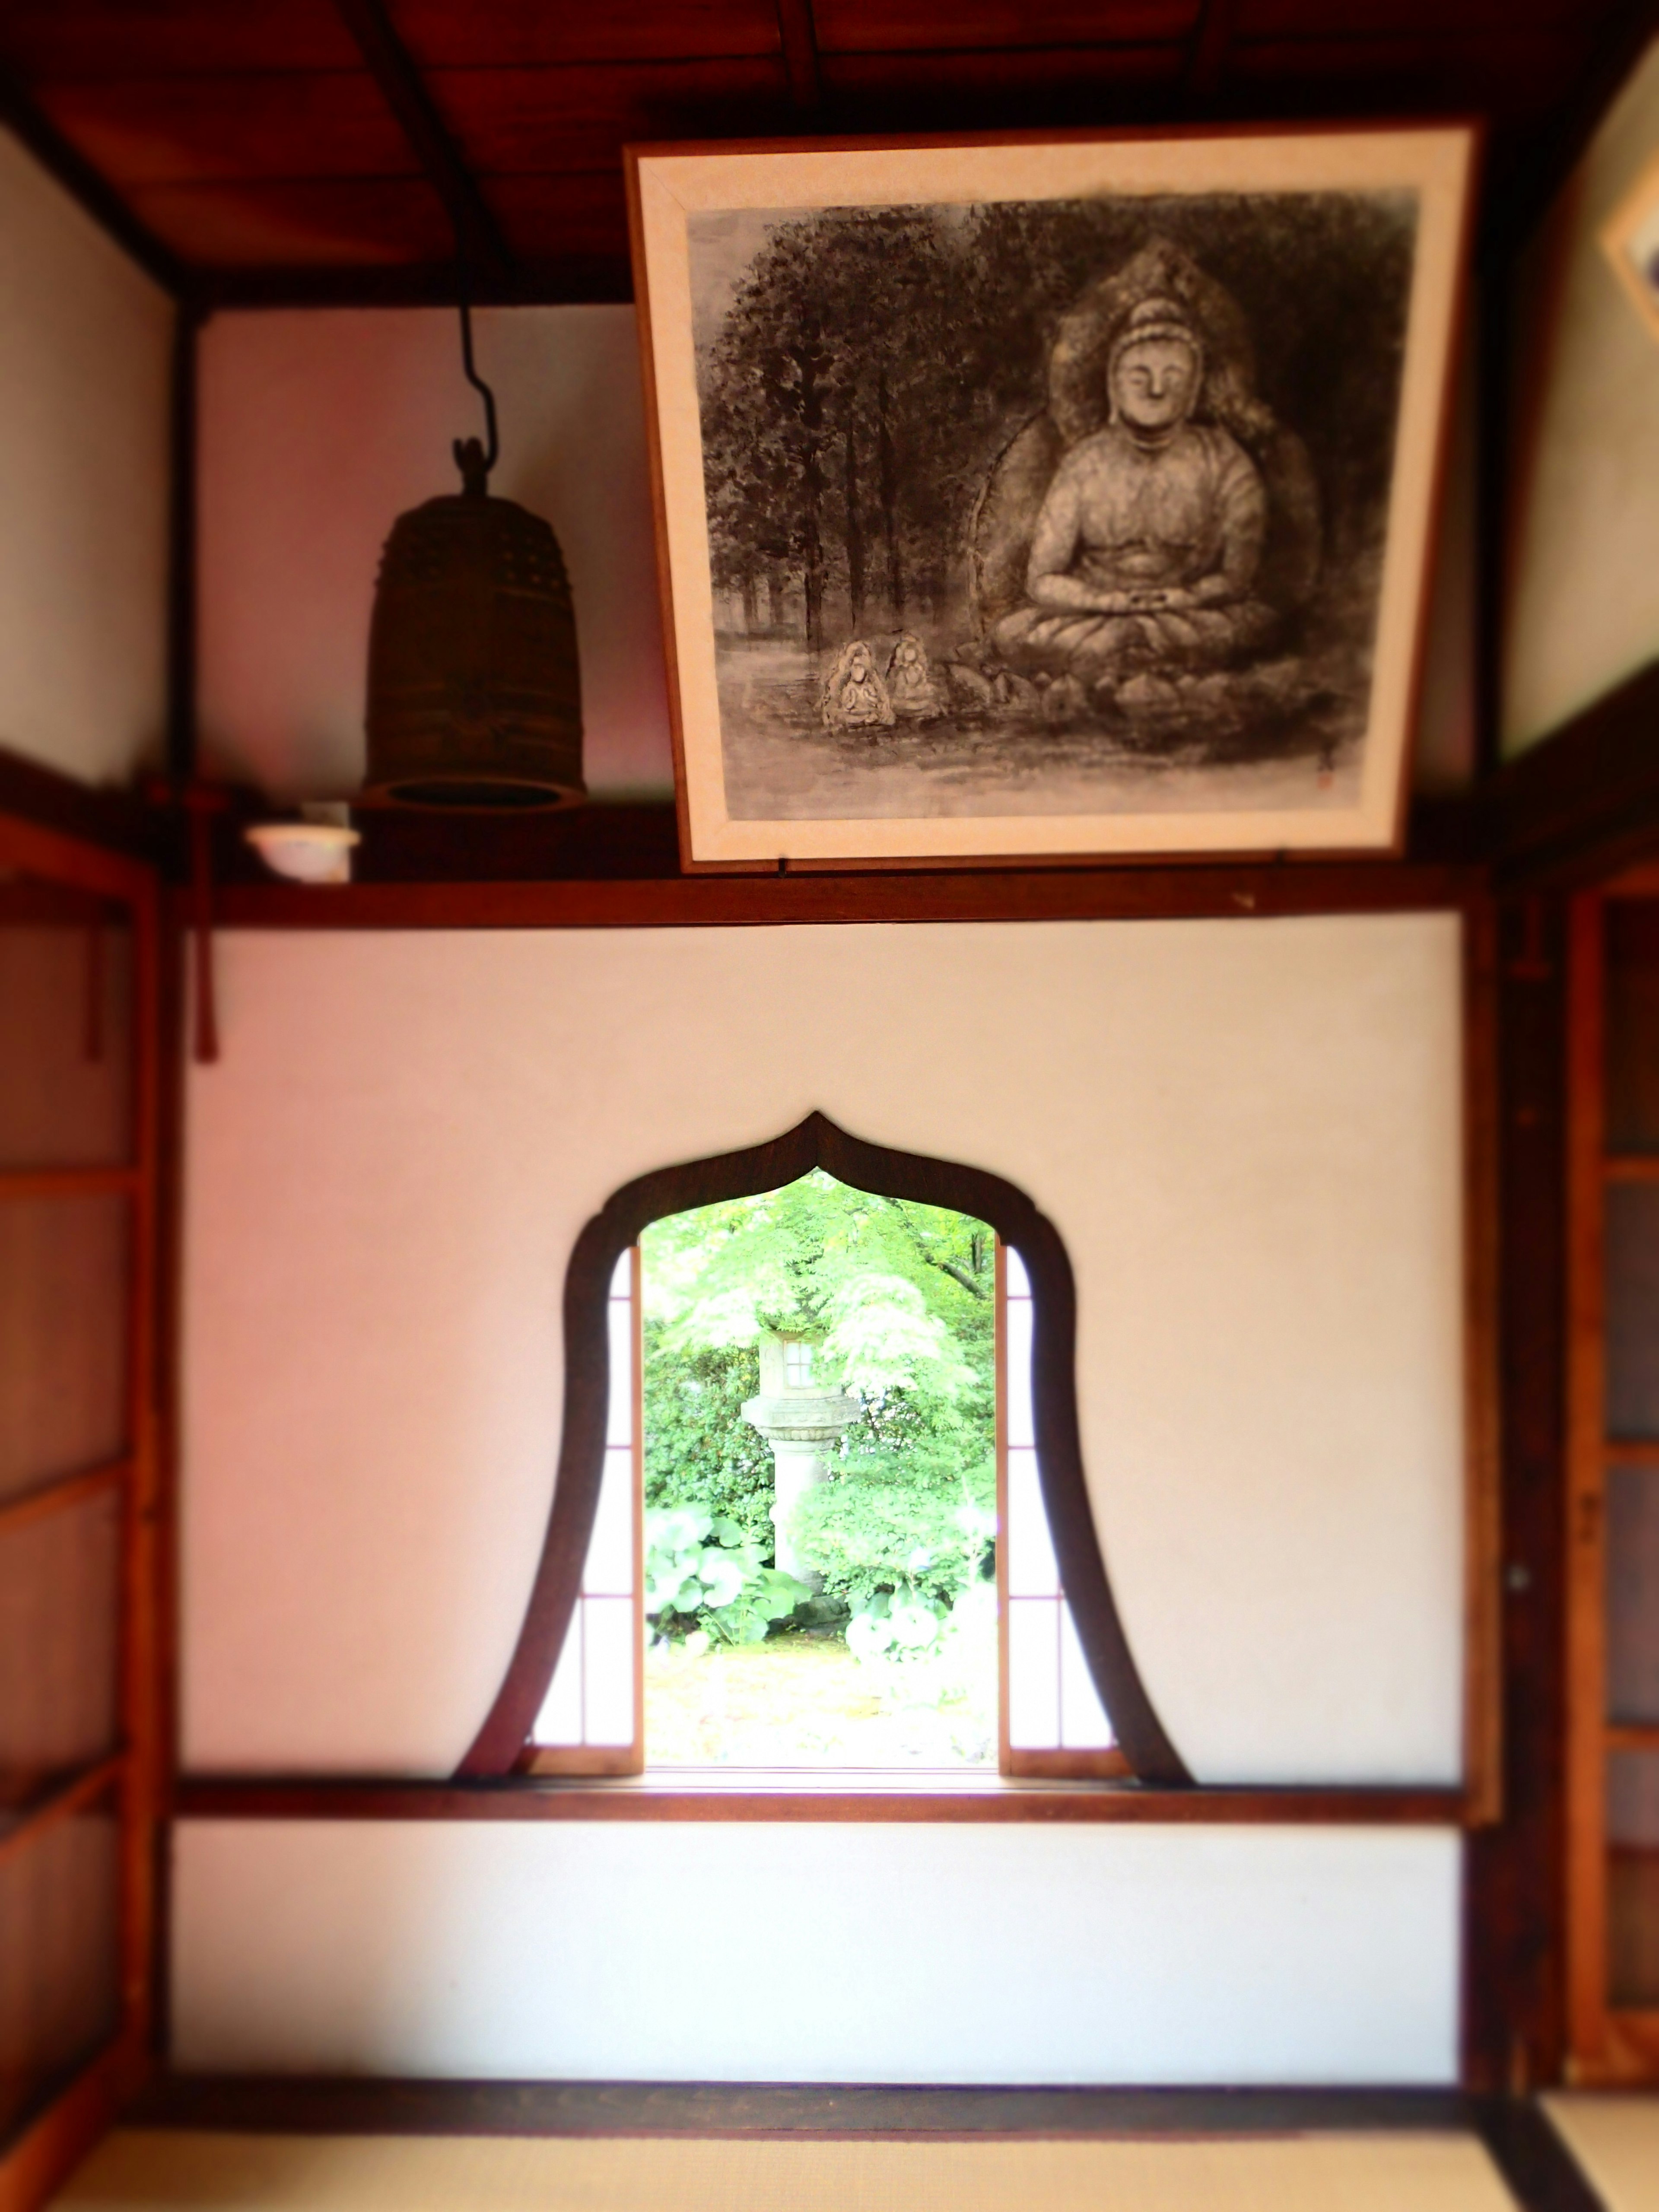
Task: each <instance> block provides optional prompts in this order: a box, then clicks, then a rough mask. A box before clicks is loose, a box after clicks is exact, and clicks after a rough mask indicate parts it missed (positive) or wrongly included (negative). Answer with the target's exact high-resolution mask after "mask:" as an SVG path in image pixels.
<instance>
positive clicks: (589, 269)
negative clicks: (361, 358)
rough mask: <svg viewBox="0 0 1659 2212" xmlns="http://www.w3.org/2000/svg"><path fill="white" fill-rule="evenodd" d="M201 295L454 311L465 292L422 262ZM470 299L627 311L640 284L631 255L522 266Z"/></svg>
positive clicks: (279, 276)
mask: <svg viewBox="0 0 1659 2212" xmlns="http://www.w3.org/2000/svg"><path fill="white" fill-rule="evenodd" d="M195 292H196V297H197V300H198V301H200V303H201V305H202V306H203V307H204V308H216V307H234V308H243V307H453V306H454V305H455V304H456V302H457V301H459V298H460V296H461V284H460V279H459V276H458V274H457V271H456V268H455V264H454V263H453V262H451V261H440V262H430V261H415V262H398V263H389V264H377V265H374V266H372V267H365V268H356V267H343V268H317V269H307V268H305V267H290V268H280V267H278V268H249V269H204V270H201V271H200V273H199V276H198V277H197V281H196V286H195ZM466 292H467V297H468V299H469V300H470V301H471V304H472V305H473V306H474V307H568V306H582V307H586V306H592V305H593V304H595V303H598V302H605V303H610V302H612V301H616V302H619V303H622V304H623V305H625V304H626V303H627V302H629V301H631V300H632V299H633V296H634V276H633V271H632V270H631V269H630V267H629V261H628V256H627V255H626V254H625V253H616V254H611V253H583V254H571V255H568V256H567V257H565V258H562V259H559V260H553V261H546V260H537V261H520V262H515V263H514V264H513V266H512V268H511V269H509V270H502V271H501V272H500V273H499V274H497V275H495V276H486V275H483V274H480V272H479V271H477V270H476V269H475V270H472V271H471V276H470V278H469V281H468V283H467V287H466Z"/></svg>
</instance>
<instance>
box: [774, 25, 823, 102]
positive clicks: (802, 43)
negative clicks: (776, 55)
mask: <svg viewBox="0 0 1659 2212" xmlns="http://www.w3.org/2000/svg"><path fill="white" fill-rule="evenodd" d="M777 10H778V37H779V39H780V40H781V43H782V46H783V66H784V70H785V71H786V73H787V76H788V78H789V97H790V99H791V100H793V102H794V104H795V106H797V107H798V108H800V109H801V110H803V111H805V110H808V109H811V108H815V107H817V106H820V105H821V104H822V102H823V79H822V77H821V76H820V75H819V72H818V35H817V28H816V27H815V26H814V24H813V21H812V0H777Z"/></svg>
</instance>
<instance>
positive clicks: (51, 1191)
mask: <svg viewBox="0 0 1659 2212" xmlns="http://www.w3.org/2000/svg"><path fill="white" fill-rule="evenodd" d="M142 1181H143V1176H142V1174H141V1171H140V1170H138V1169H137V1168H133V1167H113V1168H0V1205H3V1204H4V1203H5V1202H6V1201H7V1200H15V1199H24V1198H98V1197H101V1196H103V1195H104V1194H106V1193H109V1192H114V1191H136V1190H137V1189H138V1188H139V1186H140V1183H141V1182H142Z"/></svg>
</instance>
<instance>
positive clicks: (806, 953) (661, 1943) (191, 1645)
mask: <svg viewBox="0 0 1659 2212" xmlns="http://www.w3.org/2000/svg"><path fill="white" fill-rule="evenodd" d="M220 958H221V981H222V1018H223V1024H224V1033H225V1057H224V1059H223V1060H222V1061H221V1062H220V1063H219V1064H218V1065H217V1066H213V1067H210V1068H197V1069H195V1070H193V1071H192V1073H191V1088H190V1096H189V1101H188V1113H189V1127H190V1145H189V1150H188V1163H189V1189H188V1193H187V1202H186V1229H187V1254H186V1273H185V1331H186V1346H185V1351H186V1357H185V1376H186V1391H187V1396H186V1405H185V1469H184V1530H183V1543H184V1577H185V1590H184V1601H185V1602H184V1646H183V1692H184V1723H185V1761H186V1764H187V1765H191V1766H193V1767H196V1768H197V1769H201V1768H218V1769H225V1768H231V1769H244V1770H246V1769H258V1768H266V1769H279V1770H280V1769H287V1770H289V1771H294V1770H296V1769H297V1770H307V1769H310V1770H324V1771H328V1770H333V1771H349V1770H356V1771H365V1770H366V1771H384V1772H401V1773H421V1772H425V1773H442V1772H445V1771H448V1770H449V1769H450V1768H451V1767H452V1766H453V1763H454V1761H455V1760H456V1759H457V1758H458V1756H459V1753H460V1752H461V1751H462V1749H463V1748H464V1747H465V1744H466V1742H467V1741H468V1740H469V1739H470V1737H471V1734H472V1732H473V1730H474V1729H476V1727H477V1723H478V1721H479V1719H480V1718H481V1717H482V1715H483V1712H484V1711H485V1710H486V1708H487V1706H488V1705H489V1700H490V1699H491V1697H492V1696H493V1694H494V1692H495V1687H496V1685H497V1683H498V1681H499V1680H500V1676H501V1670H502V1668H503V1667H504V1665H505V1663H506V1661H507V1656H508V1654H509V1652H510V1650H511V1648H512V1645H513V1641H514V1638H515V1637H516V1634H517V1631H518V1626H519V1622H520V1617H521V1614H522V1611H523V1607H524V1603H525V1600H526V1593H527V1590H528V1586H529V1582H530V1578H531V1575H532V1569H533V1565H534V1561H535V1559H536V1556H537V1553H538V1547H539V1541H540V1537H541V1532H542V1528H543V1526H544V1522H545V1518H546V1514H547V1510H548V1504H549V1498H550V1484H551V1479H552V1470H553V1467H554V1463H555V1458H556V1446H557V1425H558V1407H559V1399H560V1344H559V1328H558V1310H559V1297H560V1291H561V1285H562V1276H563V1271H564V1267H565V1263H566V1259H567V1256H568V1251H569V1249H570V1245H571V1243H572V1240H573V1238H574V1236H575V1234H576V1231H577V1230H578V1229H579V1227H580V1224H581V1222H582V1221H583V1219H584V1218H586V1216H587V1215H588V1214H589V1213H591V1212H592V1211H593V1210H594V1209H595V1208H596V1207H597V1206H599V1205H600V1204H601V1203H602V1202H603V1200H605V1197H606V1196H607V1195H608V1194H609V1193H610V1192H611V1190H613V1189H614V1188H616V1187H617V1185H618V1184H619V1183H621V1182H624V1181H625V1180H627V1179H628V1178H629V1177H630V1176H634V1175H636V1174H638V1173H640V1172H641V1171H642V1170H646V1169H648V1168H651V1167H654V1166H658V1165H660V1164H664V1163H665V1162H667V1161H670V1160H673V1159H677V1158H692V1157H696V1156H699V1155H701V1154H704V1153H707V1152H714V1151H717V1150H723V1149H726V1148H727V1147H730V1146H738V1145H743V1144H745V1143H749V1142H752V1141H755V1140H757V1139H761V1138H763V1137H765V1136H769V1135H771V1134H774V1133H776V1132H778V1131H779V1130H781V1129H782V1128H784V1127H787V1126H789V1125H790V1124H791V1123H793V1121H796V1120H797V1119H799V1116H800V1115H803V1114H804V1113H805V1112H806V1111H807V1110H808V1109H811V1107H813V1106H820V1107H822V1108H823V1109H825V1110H826V1111H827V1112H829V1113H830V1114H831V1115H835V1116H836V1118H837V1119H838V1120H839V1121H842V1123H843V1124H844V1125H846V1126H847V1127H849V1128H851V1129H853V1130H854V1131H856V1132H858V1133H860V1134H863V1135H866V1136H868V1137H872V1138H874V1139H878V1140H880V1141H883V1142H885V1143H889V1144H893V1145H897V1146H905V1147H908V1148H912V1149H916V1150H921V1151H932V1152H945V1153H948V1154H950V1155H952V1156H954V1157H957V1158H963V1159H966V1160H969V1161H971V1162H974V1163H975V1164H980V1165H982V1166H986V1167H989V1168H993V1169H995V1170H999V1171H1000V1172H1001V1173H1003V1174H1005V1175H1007V1176H1011V1177H1012V1179H1013V1180H1014V1181H1015V1182H1018V1183H1020V1184H1021V1185H1023V1186H1024V1188H1026V1189H1027V1190H1028V1191H1030V1193H1031V1194H1032V1195H1033V1196H1034V1197H1035V1198H1036V1200H1037V1201H1038V1202H1039V1204H1041V1205H1042V1206H1043V1207H1044V1208H1045V1210H1047V1211H1048V1212H1049V1213H1050V1214H1051V1215H1052V1216H1053V1217H1054V1219H1055V1220H1056V1222H1057V1223H1058V1225H1059V1226H1060V1230H1061V1232H1062V1234H1063V1235H1064V1237H1065V1238H1066V1243H1067V1246H1068V1248H1069V1249H1070V1252H1071V1255H1072V1258H1073V1265H1074V1267H1075V1268H1076V1271H1077V1276H1078V1282H1079V1388H1080V1410H1081V1414H1082V1422H1083V1434H1084V1444H1085V1455H1086V1460H1087V1464H1088V1469H1089V1474H1090V1480H1091V1492H1092V1495H1093V1498H1094V1500H1095V1505H1096V1510H1097V1516H1098V1520H1099V1524H1100V1527H1101V1529H1102V1532H1103V1541H1104V1544H1105V1549H1106V1554H1107V1560H1108V1565H1109V1570H1110V1571H1111V1574H1112V1577H1113V1580H1114V1583H1115V1587H1116V1590H1117V1594H1118V1598H1119V1601H1120V1604H1121V1608H1122V1611H1123V1614H1124V1618H1125V1621H1126V1624H1127V1629H1128V1632H1129V1634H1130V1637H1131V1638H1132V1640H1133V1644H1134V1648H1135V1650H1136V1653H1137V1656H1138V1658H1139V1663H1140V1665H1141V1668H1142V1669H1143V1672H1144V1674H1145V1676H1146V1681H1147V1685H1148V1686H1149V1688H1150V1690H1151V1692H1152V1697H1153V1699H1155V1701H1156V1702H1157V1704H1158V1707H1159V1710H1160V1711H1161V1713H1162V1716H1163V1717H1164V1721H1165V1723H1166V1724H1167V1725H1168V1727H1169V1728H1170V1731H1171V1733H1172V1735H1174V1737H1175V1740H1176V1742H1177V1744H1178V1745H1179V1746H1180V1747H1181V1749H1182V1752H1183V1753H1185V1755H1186V1756H1187V1758H1188V1760H1189V1761H1190V1762H1191V1764H1192V1765H1193V1766H1194V1769H1195V1771H1197V1772H1198V1773H1199V1774H1200V1776H1202V1777H1204V1778H1207V1779H1212V1780H1218V1779H1256V1780H1273V1781H1291V1780H1310V1781H1311V1780H1322V1779H1323V1780H1355V1781H1370V1782H1388V1781H1412V1780H1415V1781H1425V1782H1447V1781H1450V1780H1451V1779H1453V1778H1455V1776H1456V1774H1457V1772H1458V1770H1459V1717H1460V1705H1461V1689H1460V1663H1461V1650H1460V1637H1461V1623H1462V1533H1461V1532H1462V1425H1461V1407H1460V1369H1461V1346H1460V1329H1461V1306H1462V1299H1461V1291H1460V1279H1461V1270H1460V1228H1459V1217H1460V1175H1459V1078H1458V1058H1459V1020H1458V944H1457V931H1456V925H1455V921H1452V920H1451V919H1449V918H1447V917H1443V916H1428V917H1413V918H1395V919H1366V920H1336V919H1325V920H1311V921H1288V922H1252V921H1240V922H1236V923H1211V922H1177V923H1165V924H1133V925H1114V924H1075V925H1073V924H1042V925H1028V926H981V927H955V928H951V927H842V928H797V929H777V930H765V929H757V930H748V931H745V930H708V931H680V932H656V931H640V932H629V931H620V932H615V933H539V934H520V933H477V934H471V935H468V934H460V933H436V934H434V933H410V934H407V935H385V936H381V935H372V934H365V935H358V934H344V935H342V934H337V933H321V934H317V935H311V934H306V933H299V934H294V935H275V934H273V935H258V934H251V933H240V932H237V933H229V934H228V935H226V936H225V937H223V938H222V939H221V943H220ZM801 1008H808V1009H811V1010H812V1012H813V1015H814V1018H813V1019H812V1020H811V1021H808V1022H802V1021H799V1020H796V1021H794V1022H793V1023H792V1024H790V1036H791V1037H792V1039H793V1044H792V1047H791V1049H790V1050H788V1051H787V1052H784V1051H780V1050H778V1049H776V1048H775V1047H774V1046H773V1045H772V1044H770V1043H769V1027H770V1021H771V1016H772V1013H773V1012H774V1010H778V1009H782V1010H786V1013H787V1010H790V1009H795V1010H799V1009H801ZM176 1871H177V1881H176V1887H175V1892H174V1902H175V1914H176V1919H175V1928H176V1944H177V1971H176V1976H175V1982H174V1996H173V2009H174V2021H175V2033H176V2036H177V2039H178V2050H177V2055H178V2057H179V2059H180V2061H181V2063H185V2064H188V2065H191V2066H197V2065H199V2066H219V2067H228V2068H238V2067H242V2068H265V2067H276V2068H294V2069H307V2068H323V2069H341V2070H359V2069H361V2070H367V2071H371V2072H375V2071H380V2072H402V2071H407V2072H414V2073H440V2074H462V2075H465V2074H483V2075H489V2074H501V2075H592V2076H606V2075H611V2076H615V2075H622V2076H631V2077H634V2078H640V2077H641V2076H645V2077H649V2076H653V2075H682V2076H684V2075H692V2076H697V2077H702V2078H731V2079H765V2078H784V2079H854V2080H870V2079H872V2078H875V2079H881V2078H890V2079H894V2080H906V2079H916V2080H933V2081H943V2080H963V2081H975V2080H978V2081H987V2080H992V2081H994V2080H1007V2081H1018V2080H1054V2081H1066V2080H1122V2081H1134V2080H1141V2081H1152V2080H1170V2081H1176V2080H1206V2079H1210V2080H1237V2081H1249V2080H1264V2081H1265V2080H1280V2081H1337V2080H1372V2081H1385V2080H1386V2081H1405V2080H1421V2081H1447V2080H1450V2079H1451V2078H1453V2072H1454V2048H1455V2022H1456V2001H1455V1986H1456V1960H1457V1948H1458V1947H1457V1937H1456V1917H1457V1914H1456V1906H1457V1893H1458V1882H1459V1851H1458V1847H1457V1842H1456V1839H1455V1838H1454V1837H1452V1836H1449V1835H1443V1834H1423V1833H1402V1832H1382V1831H1351V1832H1310V1831H1307V1830H1285V1831H1279V1832H1267V1831H1260V1830H1258V1831H1250V1832H1246V1831H1243V1830H1233V1831H1215V1832H1197V1831H1186V1830H1182V1831H1158V1832H1152V1831H1144V1830H1137V1831H1128V1830H1116V1829H1114V1830H1106V1829H1082V1828H1076V1829H1066V1830H1056V1831H1052V1832H1051V1831H1048V1830H1046V1829H1040V1828H1037V1827H1033V1826H1021V1827H1017V1828H1007V1829H990V1828H963V1827H943V1826H927V1827H913V1826H902V1825H895V1826H871V1827H859V1826H834V1827H827V1826H826V1827H819V1826H797V1825H795V1824H790V1825H788V1826H724V1825H712V1826H702V1825H700V1824H684V1823H675V1824H672V1825H671V1826H662V1827H645V1826H611V1825H604V1826H592V1827H590V1826H577V1825H573V1826H562V1825H561V1826H537V1827H534V1828H529V1827H512V1828H503V1827H497V1826H489V1827H478V1826H465V1827H435V1828H428V1827H419V1826H402V1825H398V1826H363V1827H354V1826H304V1825H298V1826H285V1825H276V1824H272V1825H261V1824H258V1823H246V1824H245V1823H227V1824H223V1825H216V1824H211V1823H204V1824H198V1823H186V1824H185V1826H184V1827H183V1828H182V1829H181V1830H180V1832H179V1836H178V1838H177V1867H176ZM688 1896H690V1897H695V1898H696V1900H697V1905H696V1924H697V1925H698V1926H700V1927H707V1928H716V1929H723V1928H726V1927H730V1926H733V1925H739V1924H741V1925H745V1926H746V1925H750V1924H753V1923H755V1921H756V1920H757V1918H758V1921H759V1923H761V1924H763V1925H765V1924H773V1923H781V1921H782V1919H783V1918H784V1917H785V1915H786V1912H793V1911H796V1910H798V1908H799V1899H801V1898H803V1897H805V1898H809V1899H810V1900H811V1926H812V1929H813V1944H814V1956H815V1958H816V1959H817V1960H820V1961H831V1962H833V1961H836V1960H844V1959H846V1958H847V1957H848V1956H851V1955H858V1956H860V1957H873V1958H875V1959H877V1960H879V1961H880V1971H879V1972H878V1974H875V1975H874V1976H860V1977H858V1978H855V1979H854V1978H849V1980H848V1984H846V1986H844V1987H836V1986H833V1985H831V1984H830V1983H829V1977H828V1976H826V1975H824V1974H822V1973H815V1978H814V1983H813V1996H812V2001H811V2003H810V2004H805V2005H798V2006H788V2005H784V2006H780V2005H778V2004H776V2003H769V2004H768V2005H766V2006H764V2007H757V2008H754V2009H753V2011H752V2014H751V2011H750V2008H748V2007H746V2006H745V2005H744V2004H743V2003H741V2002H732V2003H726V2002H709V2003H706V2004H705V2003H696V2004H693V2005H691V2006H689V2007H688V2006H686V2005H684V2004H683V2003H681V2002H678V1996H677V1993H678V1991H679V1990H680V1989H681V1986H682V1980H681V1977H682V1971H683V1968H684V1960H685V1958H686V1956H687V1953H686V1950H685V1944H686V1942H687V1936H686V1924H687V1923H685V1920H684V1911H683V1907H682V1905H681V1902H680V1900H682V1899H684V1898H686V1897H688Z"/></svg>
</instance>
